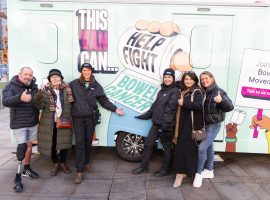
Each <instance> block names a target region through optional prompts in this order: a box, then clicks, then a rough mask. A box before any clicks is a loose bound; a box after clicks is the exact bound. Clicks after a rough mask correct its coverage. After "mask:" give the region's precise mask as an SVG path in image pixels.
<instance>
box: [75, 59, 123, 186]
mask: <svg viewBox="0 0 270 200" xmlns="http://www.w3.org/2000/svg"><path fill="white" fill-rule="evenodd" d="M80 71H81V76H80V78H79V79H75V80H73V81H72V82H71V83H70V87H71V89H72V93H73V96H74V103H73V105H72V117H73V128H74V133H75V140H76V143H75V145H76V146H75V157H76V168H77V173H76V175H75V178H74V182H75V183H81V182H82V179H83V171H84V169H86V170H87V171H88V172H89V171H90V164H89V162H90V155H91V146H92V138H93V134H94V131H95V127H96V124H97V123H98V122H97V121H98V117H99V116H98V113H99V112H98V105H97V101H98V102H99V103H100V104H101V106H102V107H104V108H106V109H108V110H110V111H112V112H116V113H117V114H118V115H119V116H122V115H124V112H123V111H122V109H120V108H117V107H116V106H115V105H113V104H112V103H111V102H110V101H109V100H108V98H107V97H106V95H105V93H104V91H103V88H102V86H101V85H100V84H99V83H98V82H97V81H96V80H95V77H94V76H93V73H92V72H93V68H92V65H91V64H89V63H84V64H82V66H81V69H80Z"/></svg>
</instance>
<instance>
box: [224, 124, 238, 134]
mask: <svg viewBox="0 0 270 200" xmlns="http://www.w3.org/2000/svg"><path fill="white" fill-rule="evenodd" d="M237 131H238V130H237V124H235V123H228V124H227V125H226V134H227V137H228V138H235V137H236V133H237Z"/></svg>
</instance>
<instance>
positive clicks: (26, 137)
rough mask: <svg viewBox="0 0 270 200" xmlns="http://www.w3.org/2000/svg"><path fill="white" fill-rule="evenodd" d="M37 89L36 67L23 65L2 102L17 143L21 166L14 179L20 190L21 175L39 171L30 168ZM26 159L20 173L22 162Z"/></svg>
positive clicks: (36, 121) (36, 113)
mask: <svg viewBox="0 0 270 200" xmlns="http://www.w3.org/2000/svg"><path fill="white" fill-rule="evenodd" d="M37 90H38V87H37V84H36V83H35V78H34V77H33V70H32V69H31V68H30V67H23V68H21V70H20V72H19V74H18V75H16V76H14V77H13V78H12V79H11V80H10V82H9V83H8V84H7V86H6V87H5V89H4V90H3V105H4V106H6V107H9V108H10V129H11V131H12V134H13V136H14V138H15V140H16V143H17V152H16V153H17V158H18V161H19V167H18V171H17V174H16V177H15V179H14V187H13V189H14V191H15V192H21V191H22V190H23V184H22V183H21V174H22V176H25V177H28V178H31V179H35V178H38V177H39V175H38V174H37V173H36V172H35V171H33V170H32V169H31V168H30V160H31V155H32V142H33V141H36V136H37V127H38V115H39V111H38V110H37V109H36V108H35V107H34V105H33V96H34V94H35V92H36V91H37ZM22 161H24V170H23V171H22V173H21V169H20V165H21V162H22Z"/></svg>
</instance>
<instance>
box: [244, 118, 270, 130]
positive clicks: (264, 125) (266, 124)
mask: <svg viewBox="0 0 270 200" xmlns="http://www.w3.org/2000/svg"><path fill="white" fill-rule="evenodd" d="M255 126H259V127H260V128H261V129H266V130H267V131H270V118H269V117H267V116H265V115H263V116H262V119H261V120H258V119H257V115H254V116H253V117H252V122H251V125H250V126H249V128H255Z"/></svg>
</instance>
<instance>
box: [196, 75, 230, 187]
mask: <svg viewBox="0 0 270 200" xmlns="http://www.w3.org/2000/svg"><path fill="white" fill-rule="evenodd" d="M200 82H201V86H202V88H203V89H204V90H205V92H206V99H205V102H204V119H205V125H206V132H207V137H206V139H205V140H203V141H202V142H201V143H200V145H199V152H198V166H197V173H196V176H195V179H194V182H193V187H196V188H199V187H201V185H202V180H203V178H214V171H213V165H214V149H213V142H214V140H215V138H216V136H217V134H218V132H219V130H220V127H221V122H222V121H223V120H224V118H225V112H229V111H232V110H233V109H234V106H233V104H232V102H231V100H230V99H229V97H228V96H227V94H226V92H224V91H223V90H222V89H221V88H219V87H218V86H217V85H216V82H215V78H214V76H213V74H212V73H211V72H208V71H205V72H202V73H201V75H200ZM204 167H205V169H204Z"/></svg>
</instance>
